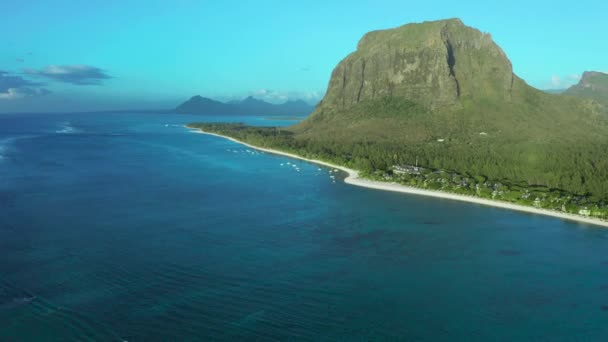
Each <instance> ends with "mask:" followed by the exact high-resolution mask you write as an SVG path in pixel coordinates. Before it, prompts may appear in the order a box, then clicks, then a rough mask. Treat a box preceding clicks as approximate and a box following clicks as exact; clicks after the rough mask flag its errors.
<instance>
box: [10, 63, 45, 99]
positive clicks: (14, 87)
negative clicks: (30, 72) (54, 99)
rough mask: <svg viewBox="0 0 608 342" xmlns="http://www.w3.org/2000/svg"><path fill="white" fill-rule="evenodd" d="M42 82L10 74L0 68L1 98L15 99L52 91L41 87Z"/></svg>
mask: <svg viewBox="0 0 608 342" xmlns="http://www.w3.org/2000/svg"><path fill="white" fill-rule="evenodd" d="M42 85H43V84H42V83H38V82H32V81H30V80H27V79H25V78H23V77H21V76H14V75H9V73H8V72H6V71H2V70H0V100H13V99H20V98H24V97H33V96H42V95H47V94H49V93H50V91H49V90H48V89H44V88H41V87H40V86H42Z"/></svg>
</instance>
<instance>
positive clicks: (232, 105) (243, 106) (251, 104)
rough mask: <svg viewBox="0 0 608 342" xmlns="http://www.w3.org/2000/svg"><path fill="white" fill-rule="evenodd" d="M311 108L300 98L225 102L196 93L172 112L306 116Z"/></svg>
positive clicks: (251, 98)
mask: <svg viewBox="0 0 608 342" xmlns="http://www.w3.org/2000/svg"><path fill="white" fill-rule="evenodd" d="M313 110H314V106H312V105H310V104H308V103H306V102H304V101H302V100H294V101H287V102H285V103H282V104H272V103H268V102H266V101H262V100H258V99H255V98H253V97H252V96H249V97H247V98H246V99H244V100H242V101H231V102H227V103H225V102H220V101H216V100H212V99H209V98H206V97H202V96H200V95H197V96H193V97H192V98H190V99H189V100H188V101H186V102H184V103H182V104H180V105H179V106H177V108H175V109H174V112H175V113H179V114H206V115H251V116H306V115H308V114H310V113H312V111H313Z"/></svg>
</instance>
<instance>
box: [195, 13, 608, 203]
mask: <svg viewBox="0 0 608 342" xmlns="http://www.w3.org/2000/svg"><path fill="white" fill-rule="evenodd" d="M594 89H595V88H594ZM605 114H606V107H604V106H602V105H601V104H599V103H598V102H597V101H594V100H591V99H584V98H578V97H573V96H568V95H563V94H549V93H546V92H544V91H541V90H538V89H535V88H533V87H531V86H529V85H528V84H526V82H525V81H524V80H522V79H521V78H519V77H518V76H517V75H515V74H514V73H513V67H512V64H511V62H510V60H509V59H508V57H507V55H506V54H505V52H504V51H503V50H502V49H501V48H500V47H499V46H498V45H497V44H496V43H495V42H494V41H493V39H492V37H491V35H490V34H488V33H483V32H480V31H479V30H477V29H475V28H472V27H468V26H466V25H464V24H463V23H462V21H461V20H459V19H446V20H438V21H427V22H423V23H414V24H407V25H404V26H401V27H397V28H393V29H387V30H379V31H373V32H370V33H367V34H365V35H364V36H363V38H362V39H361V40H360V41H359V43H358V45H357V49H356V50H355V51H354V52H352V53H351V54H349V55H348V56H346V58H344V59H343V60H342V61H340V62H339V64H338V65H337V66H336V67H335V69H334V70H333V72H332V74H331V78H330V80H329V85H328V89H327V92H326V95H325V97H324V98H323V100H322V101H321V102H320V103H319V105H317V107H316V108H315V110H314V112H313V113H312V114H311V115H310V116H308V117H307V118H306V119H305V120H304V121H302V122H300V123H298V124H296V125H294V126H291V127H289V128H282V129H281V130H276V131H275V130H269V131H267V132H265V133H264V132H262V131H261V130H258V131H256V130H254V129H251V130H249V131H248V130H246V129H245V128H243V127H237V128H236V129H232V128H230V127H229V126H226V127H222V128H217V130H218V131H219V129H221V130H222V131H221V133H222V134H227V135H231V136H234V137H237V138H239V139H244V140H247V141H248V142H250V143H253V144H261V145H263V146H267V147H272V148H277V149H283V150H288V151H291V152H294V153H299V154H301V155H305V156H308V157H316V158H320V159H324V160H328V161H333V162H335V163H338V164H342V165H348V166H350V167H353V168H355V169H359V170H362V171H365V172H366V173H370V174H373V173H374V172H376V173H378V172H379V173H380V174H382V173H385V172H388V173H390V172H391V170H392V169H393V166H394V165H414V164H415V163H416V162H417V161H418V163H419V165H422V166H424V167H426V168H428V169H435V170H448V171H450V172H454V173H457V174H459V175H462V176H467V177H477V178H478V179H489V180H493V181H494V182H499V181H500V182H502V183H503V184H504V183H506V182H508V183H509V184H517V186H524V184H526V186H542V187H545V188H546V189H556V190H555V191H558V190H559V191H566V192H568V193H571V194H572V193H574V194H590V195H592V196H596V199H597V198H605V200H606V201H608V158H605V155H606V153H607V152H606V151H608V139H606V137H607V136H608V120H607V118H608V116H607V115H605ZM205 128H206V129H214V128H213V127H205ZM245 133H247V134H245ZM256 134H257V135H262V136H256Z"/></svg>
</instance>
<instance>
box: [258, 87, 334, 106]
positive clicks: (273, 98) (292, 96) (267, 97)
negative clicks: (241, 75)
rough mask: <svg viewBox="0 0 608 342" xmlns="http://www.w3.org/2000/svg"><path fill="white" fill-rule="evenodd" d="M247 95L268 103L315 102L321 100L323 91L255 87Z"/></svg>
mask: <svg viewBox="0 0 608 342" xmlns="http://www.w3.org/2000/svg"><path fill="white" fill-rule="evenodd" d="M249 95H251V96H253V97H255V98H258V99H260V100H264V101H266V102H270V103H283V102H286V101H295V100H304V101H306V102H308V103H311V104H316V103H317V102H319V101H320V100H321V98H322V97H323V95H324V93H323V92H321V91H277V90H271V89H257V90H254V91H252V92H250V93H249Z"/></svg>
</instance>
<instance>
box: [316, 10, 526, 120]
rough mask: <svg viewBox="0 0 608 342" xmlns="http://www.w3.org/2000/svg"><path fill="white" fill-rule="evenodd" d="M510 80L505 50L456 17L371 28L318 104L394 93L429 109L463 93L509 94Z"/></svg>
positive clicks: (344, 104)
mask: <svg viewBox="0 0 608 342" xmlns="http://www.w3.org/2000/svg"><path fill="white" fill-rule="evenodd" d="M514 82H515V76H514V75H513V71H512V66H511V63H510V61H509V60H508V59H507V57H506V55H505V53H504V52H503V51H502V50H501V49H500V47H498V46H497V45H496V44H495V43H494V42H493V41H492V38H491V36H490V35H489V34H485V33H482V32H480V31H478V30H476V29H473V28H470V27H467V26H465V25H464V24H463V23H462V22H461V21H460V20H459V19H449V20H440V21H433V22H425V23H422V24H408V25H404V26H401V27H399V28H396V29H390V30H381V31H373V32H370V33H368V34H366V35H365V36H364V37H363V38H362V39H361V40H360V42H359V44H358V46H357V50H356V51H355V52H353V53H352V54H350V55H349V56H348V57H346V58H345V59H344V60H342V61H341V62H340V63H339V64H338V66H337V67H336V68H335V69H334V71H333V73H332V75H331V80H330V82H329V86H328V90H327V94H326V96H325V98H324V99H323V102H322V103H321V106H320V107H319V110H320V111H323V110H324V109H338V110H343V109H348V108H349V107H352V106H353V105H356V104H358V103H359V102H362V101H365V100H369V99H372V100H373V99H378V98H383V97H399V98H402V99H406V100H409V101H411V102H414V103H416V104H419V105H422V106H423V107H425V108H426V109H429V110H434V109H437V108H441V107H446V106H457V105H458V103H459V99H462V98H485V97H488V96H490V97H493V98H495V97H498V98H501V99H504V100H509V98H510V97H511V96H512V95H511V93H512V88H513V84H514Z"/></svg>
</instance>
